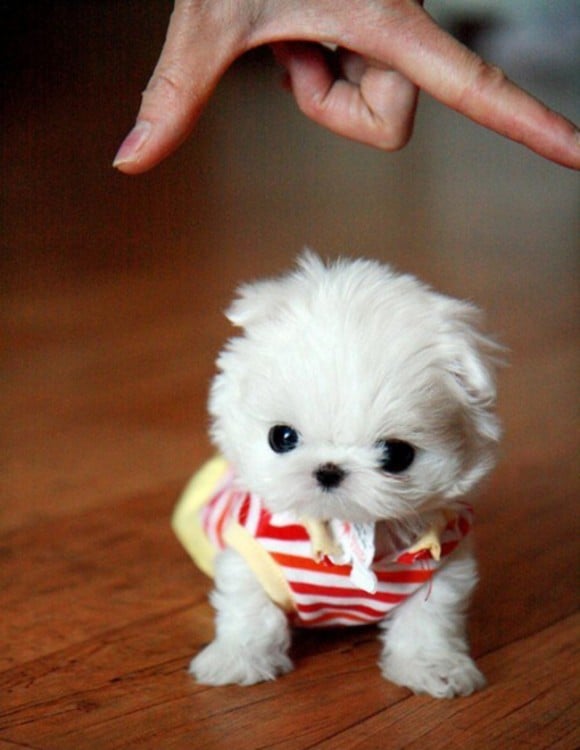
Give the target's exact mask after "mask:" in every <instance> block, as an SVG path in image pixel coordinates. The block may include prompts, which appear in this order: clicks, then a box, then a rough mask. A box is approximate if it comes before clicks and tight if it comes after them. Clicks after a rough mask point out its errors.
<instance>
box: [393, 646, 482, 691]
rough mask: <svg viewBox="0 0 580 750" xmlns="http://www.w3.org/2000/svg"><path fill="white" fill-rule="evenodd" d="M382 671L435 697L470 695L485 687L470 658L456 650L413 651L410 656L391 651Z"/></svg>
mask: <svg viewBox="0 0 580 750" xmlns="http://www.w3.org/2000/svg"><path fill="white" fill-rule="evenodd" d="M381 671H382V673H383V676H384V677H386V678H387V679H388V680H390V681H391V682H394V683H396V684H397V685H402V686H403V687H407V688H409V689H410V690H412V691H413V692H414V693H418V694H423V693H427V694H428V695H432V696H433V697H434V698H454V697H456V696H458V695H471V693H474V692H475V691H476V690H480V689H481V688H483V687H485V677H484V676H483V675H482V674H481V672H480V671H479V669H478V668H477V667H476V666H475V663H474V662H473V660H472V659H471V658H470V657H469V656H468V655H467V654H463V653H459V652H457V653H454V652H445V651H444V652H441V653H430V654H427V653H426V654H415V655H413V656H412V657H411V658H409V657H407V658H405V657H402V656H399V655H396V654H390V655H389V656H387V657H386V658H385V659H384V660H383V662H382V664H381Z"/></svg>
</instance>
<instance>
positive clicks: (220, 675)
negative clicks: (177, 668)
mask: <svg viewBox="0 0 580 750" xmlns="http://www.w3.org/2000/svg"><path fill="white" fill-rule="evenodd" d="M291 669H292V662H291V661H290V659H289V658H288V656H287V655H286V654H285V653H281V652H273V653H267V652H260V653H252V652H251V651H249V650H247V649H244V648H242V647H240V646H237V645H236V646H234V645H232V644H229V643H223V642H220V641H219V640H215V641H213V643H210V644H209V646H206V648H204V649H203V651H201V652H200V653H199V654H198V655H197V656H196V657H195V658H194V659H192V660H191V663H190V665H189V671H190V673H191V674H192V675H193V676H194V677H195V679H196V680H197V681H198V682H199V683H201V684H202V685H254V684H256V683H257V682H264V681H265V680H274V679H275V678H276V677H278V676H280V675H282V674H286V673H287V672H290V670H291Z"/></svg>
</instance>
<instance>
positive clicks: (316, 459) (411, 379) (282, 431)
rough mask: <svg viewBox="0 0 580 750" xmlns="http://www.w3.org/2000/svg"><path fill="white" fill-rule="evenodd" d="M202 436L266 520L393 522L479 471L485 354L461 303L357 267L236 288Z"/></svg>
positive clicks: (494, 428)
mask: <svg viewBox="0 0 580 750" xmlns="http://www.w3.org/2000/svg"><path fill="white" fill-rule="evenodd" d="M227 314H228V317H229V319H230V320H231V321H232V322H233V323H234V324H235V325H236V326H239V327H240V328H242V329H243V335H242V336H239V337H237V338H234V339H232V340H231V341H229V343H228V345H227V346H226V348H225V349H224V351H223V352H222V353H221V355H220V357H219V359H218V368H219V371H220V372H219V373H218V375H217V376H216V378H215V380H214V382H213V385H212V389H211V396H210V413H211V415H212V420H213V421H212V437H213V439H214V441H215V443H216V445H217V446H218V448H219V449H220V450H221V452H222V453H223V454H224V456H225V457H226V458H227V459H228V460H229V461H230V462H231V463H232V464H233V465H234V466H235V468H236V471H237V473H238V475H239V477H240V480H241V482H242V483H243V484H244V486H245V487H247V488H248V489H249V490H251V491H253V492H256V493H258V494H259V495H260V496H262V498H263V499H264V501H265V503H266V505H267V507H268V508H269V509H270V510H271V511H273V512H280V511H292V512H293V513H295V514H296V516H297V517H302V516H308V517H311V518H319V519H324V520H329V519H332V518H340V519H344V520H351V521H373V520H378V519H398V520H403V519H406V518H411V517H413V516H416V515H418V514H420V513H421V512H424V511H427V510H431V509H434V508H436V507H439V506H441V505H445V504H448V503H449V498H452V497H455V496H458V495H461V494H463V493H464V492H466V491H467V490H469V489H470V488H471V487H472V486H473V485H474V484H475V483H476V482H477V480H478V479H480V478H481V477H482V476H483V475H484V474H486V473H487V472H488V470H489V469H490V468H491V466H492V464H493V455H494V447H495V445H496V443H497V440H498V437H499V425H498V421H497V419H496V417H495V415H494V413H493V407H494V401H495V384H494V370H495V366H494V364H495V356H496V355H497V351H498V347H497V346H496V345H495V344H494V343H493V342H492V341H491V340H490V339H488V338H486V337H485V336H484V335H483V334H482V333H481V332H480V330H479V317H480V315H479V312H478V310H477V309H476V308H474V307H473V306H472V305H470V304H467V303H465V302H460V301H457V300H454V299H451V298H449V297H445V296H443V295H440V294H437V293H435V292H433V291H431V290H430V289H429V288H427V287H426V286H424V285H423V284H421V283H420V282H418V281H417V280H416V279H415V278H413V277H411V276H408V275H398V274H396V273H394V272H393V271H392V270H391V269H390V268H388V267H387V266H383V265H381V264H379V263H377V262H373V261H365V260H355V261H347V260H339V261H337V262H335V263H333V264H331V265H328V266H327V265H325V264H324V263H323V262H322V261H321V260H320V259H319V258H318V257H317V256H315V255H313V254H312V253H305V254H304V255H303V256H302V257H301V259H300V261H299V264H298V268H297V270H296V271H295V272H293V273H291V274H289V275H287V276H284V277H282V278H280V279H275V280H269V281H263V282H257V283H255V284H250V285H246V286H243V287H241V288H240V290H239V296H238V298H237V299H236V301H235V302H234V303H233V304H232V306H231V307H230V309H229V311H228V313H227Z"/></svg>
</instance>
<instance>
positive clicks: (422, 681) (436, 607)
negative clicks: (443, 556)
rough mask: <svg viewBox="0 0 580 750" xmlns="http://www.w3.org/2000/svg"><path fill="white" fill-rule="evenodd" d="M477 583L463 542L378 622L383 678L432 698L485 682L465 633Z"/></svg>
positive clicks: (472, 688)
mask: <svg viewBox="0 0 580 750" xmlns="http://www.w3.org/2000/svg"><path fill="white" fill-rule="evenodd" d="M476 583H477V569H476V564H475V560H474V558H473V556H472V554H471V552H470V550H469V545H468V544H467V543H465V542H464V543H463V545H462V546H461V547H460V548H459V549H458V550H457V551H456V552H455V553H454V554H453V556H452V557H450V558H449V561H448V562H447V563H445V565H444V566H443V567H442V568H441V570H440V571H439V572H438V573H437V574H436V575H435V577H434V578H433V580H432V582H431V583H430V584H429V585H428V586H426V587H424V588H422V589H421V590H420V591H418V592H417V593H416V594H415V595H414V596H412V597H411V598H410V599H408V600H407V601H406V602H405V603H404V604H402V605H400V606H399V607H397V608H396V609H395V610H394V611H393V613H392V615H391V617H389V618H388V619H387V620H386V621H385V622H384V623H383V625H382V627H383V629H384V634H383V637H382V638H383V643H384V648H383V652H382V654H381V660H380V666H381V670H382V673H383V675H384V676H385V677H386V678H387V679H388V680H391V682H395V683H396V684H397V685H403V686H405V687H408V688H410V689H411V690H413V691H414V692H415V693H427V694H429V695H432V696H434V697H435V698H452V697H454V696H456V695H470V694H471V693H472V692H474V691H475V690H478V689H479V688H482V687H483V686H484V685H485V678H484V676H483V675H482V674H481V672H480V671H479V670H478V668H477V667H476V666H475V663H474V662H473V660H472V659H471V657H470V656H469V646H468V642H467V635H466V610H467V606H468V604H469V599H470V596H471V593H472V591H473V589H474V587H475V584H476Z"/></svg>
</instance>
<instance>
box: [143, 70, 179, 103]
mask: <svg viewBox="0 0 580 750" xmlns="http://www.w3.org/2000/svg"><path fill="white" fill-rule="evenodd" d="M184 92H185V82H184V77H183V73H182V71H180V70H179V69H178V68H176V67H168V68H161V69H159V70H156V71H155V72H154V73H153V76H152V77H151V79H150V81H149V83H148V84H147V88H146V89H145V91H144V92H143V97H144V98H145V97H151V96H154V97H155V98H159V99H163V100H166V101H176V100H179V99H180V98H181V97H182V96H183V94H184Z"/></svg>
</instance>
